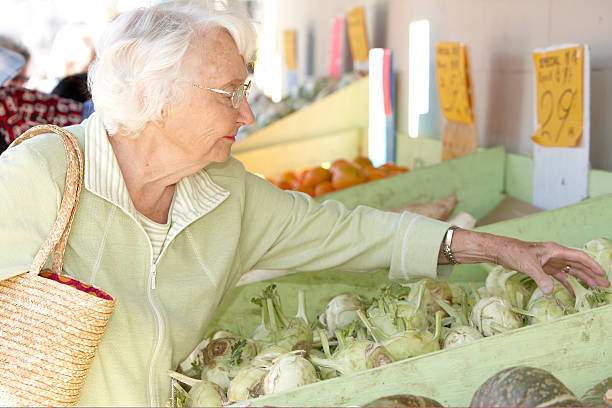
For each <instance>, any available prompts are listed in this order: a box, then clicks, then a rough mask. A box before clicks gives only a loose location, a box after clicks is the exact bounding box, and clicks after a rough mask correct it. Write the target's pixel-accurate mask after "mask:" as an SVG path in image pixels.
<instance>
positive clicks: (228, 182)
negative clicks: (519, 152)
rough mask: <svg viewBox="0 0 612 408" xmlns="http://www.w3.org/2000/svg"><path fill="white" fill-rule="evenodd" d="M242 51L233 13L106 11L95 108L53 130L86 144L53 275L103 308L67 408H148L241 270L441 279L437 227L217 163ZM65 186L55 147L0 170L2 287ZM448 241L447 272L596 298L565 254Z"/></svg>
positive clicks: (13, 159) (586, 261) (597, 272)
mask: <svg viewBox="0 0 612 408" xmlns="http://www.w3.org/2000/svg"><path fill="white" fill-rule="evenodd" d="M211 4H212V3H211ZM215 4H218V3H215ZM255 40H256V38H255V31H254V29H253V27H252V25H251V23H250V21H249V20H248V18H247V17H246V16H245V15H244V14H243V13H238V12H236V11H232V10H218V9H217V8H211V9H208V10H204V9H203V8H202V7H197V8H183V7H180V6H178V5H176V4H175V3H173V2H166V3H161V4H158V5H156V6H153V7H150V8H141V9H136V10H132V11H130V12H126V13H124V14H121V15H120V16H119V17H117V18H116V19H114V20H113V22H111V23H110V24H109V25H108V27H107V30H106V32H105V33H104V35H103V36H102V38H101V40H100V43H99V45H98V49H97V60H96V62H95V63H94V64H93V65H92V67H91V69H90V71H89V75H90V79H89V80H90V89H91V93H92V95H93V100H94V103H95V105H96V112H95V113H93V114H92V115H91V116H90V117H89V118H88V119H87V120H85V121H83V122H82V123H81V124H80V125H76V126H71V127H68V128H67V130H69V131H71V132H72V133H73V134H74V135H75V137H77V139H78V140H79V143H80V144H81V145H82V146H83V150H84V168H85V180H84V183H83V190H82V192H81V195H80V199H79V205H78V207H77V209H76V212H75V218H74V223H73V224H72V230H71V234H70V238H69V239H68V246H67V250H66V256H65V262H64V269H65V270H66V271H69V273H70V275H71V276H72V277H74V278H76V279H79V280H81V281H82V282H87V283H88V284H92V285H95V286H99V287H100V288H102V289H104V290H105V291H108V293H110V294H111V295H112V296H113V297H114V299H115V302H116V303H115V305H116V306H115V310H114V312H113V315H112V316H111V318H110V320H109V322H108V325H107V327H106V332H105V334H104V337H103V338H102V341H101V342H100V344H99V347H98V350H97V354H96V356H95V358H94V359H93V361H92V364H91V367H90V368H89V371H88V374H87V378H86V380H85V384H84V387H83V390H82V392H81V395H80V399H79V401H78V405H79V406H163V404H164V402H165V401H166V400H167V399H168V397H169V396H170V379H169V377H168V370H169V369H175V368H176V367H177V365H178V364H179V362H180V361H182V360H183V359H184V358H185V357H186V356H187V355H188V354H189V353H190V352H191V351H192V350H193V348H194V347H195V346H196V345H197V344H198V343H200V342H201V340H202V337H203V335H204V333H205V331H206V329H207V326H208V324H209V323H210V321H211V319H212V317H213V315H214V313H215V310H216V309H217V307H218V306H219V304H220V303H221V301H222V300H223V298H224V296H225V295H226V294H227V293H228V291H229V290H231V289H232V288H233V287H234V286H235V285H236V283H237V282H238V280H239V279H240V277H241V276H242V275H243V274H244V273H246V272H247V271H249V270H251V269H289V270H295V271H320V270H330V269H337V270H344V271H353V272H362V273H367V272H373V271H377V270H380V269H382V268H385V269H388V270H389V277H390V278H391V279H398V280H405V279H410V278H414V277H431V278H434V279H444V278H446V277H447V276H448V275H449V274H450V268H448V267H447V266H446V265H444V264H447V263H448V262H449V261H448V260H447V259H446V257H445V256H444V254H443V252H442V250H441V243H442V241H443V238H444V237H445V236H446V234H448V232H449V231H453V229H452V228H450V227H451V226H450V224H448V223H445V222H441V221H436V220H433V219H430V218H427V217H422V216H419V215H416V214H413V213H409V212H404V213H402V214H396V213H391V212H386V211H379V210H375V209H373V208H369V207H365V206H358V207H357V208H355V209H354V210H347V209H346V207H345V206H344V205H343V204H342V203H340V202H338V201H334V200H328V201H326V202H325V203H318V202H315V201H314V200H313V199H312V198H310V197H309V196H308V195H306V194H303V193H300V192H296V191H283V190H280V189H279V188H277V187H276V186H274V185H273V184H271V183H269V182H267V181H265V180H264V179H262V178H260V177H258V176H256V175H254V174H252V173H249V172H247V171H246V170H245V168H244V166H243V165H242V163H240V162H239V161H238V160H236V159H234V158H232V157H231V149H232V145H233V144H234V143H235V141H236V134H237V132H238V129H239V128H240V127H241V126H246V125H248V124H250V123H252V122H253V120H254V117H253V112H252V111H251V108H250V106H249V103H248V101H247V96H248V92H249V89H250V82H248V79H247V77H248V72H247V63H248V62H250V61H252V57H253V56H254V53H255V42H256V41H255ZM75 103H76V102H75ZM65 172H66V160H65V152H64V148H63V146H62V143H61V141H60V140H59V138H57V136H55V135H50V134H49V135H40V136H38V137H36V138H33V139H30V140H27V141H25V142H24V143H22V144H20V145H19V146H16V147H15V148H12V149H9V150H8V151H6V152H5V153H4V154H3V155H2V156H0V174H2V176H3V177H2V178H0V208H2V210H3V211H2V212H0V279H7V278H10V277H11V276H14V275H16V274H20V273H23V270H24V265H26V266H29V265H30V263H31V261H32V259H33V257H34V255H35V254H36V252H37V251H38V249H39V247H40V244H41V242H43V241H44V239H45V237H46V236H47V233H48V231H49V230H50V228H51V225H52V224H53V222H54V220H55V218H56V215H57V209H58V203H59V202H60V199H61V195H62V190H63V183H64V178H65ZM34 185H35V186H36V188H35V189H34V188H32V189H28V188H25V187H24V186H34ZM454 234H455V235H453V237H454V238H453V241H452V251H453V252H454V254H455V257H456V261H458V262H461V263H478V262H495V263H499V264H501V265H503V266H504V267H507V268H508V269H513V270H518V271H522V272H523V273H526V274H528V275H530V276H531V277H533V279H534V280H535V281H536V282H537V283H538V285H539V286H540V287H541V288H542V291H543V292H544V293H547V294H548V293H551V292H552V289H553V280H552V278H551V277H555V278H557V279H558V280H560V281H561V282H562V283H563V284H564V285H567V275H566V273H565V270H566V268H568V267H571V268H570V273H572V274H573V275H575V276H578V277H579V278H580V279H583V280H584V281H585V282H586V283H587V284H589V285H590V286H596V285H602V286H608V285H609V282H607V280H606V279H605V278H604V276H605V271H604V270H603V269H602V268H601V267H600V266H599V265H598V264H597V263H596V262H595V261H593V260H592V259H591V258H590V257H589V256H588V255H586V254H585V253H583V252H582V251H579V250H575V249H569V248H565V247H562V246H559V245H557V244H554V243H541V242H524V241H519V240H516V239H512V238H508V237H502V236H496V235H491V234H486V233H482V232H475V231H469V230H463V229H458V230H456V231H455V232H454ZM356 279H359V278H358V277H356Z"/></svg>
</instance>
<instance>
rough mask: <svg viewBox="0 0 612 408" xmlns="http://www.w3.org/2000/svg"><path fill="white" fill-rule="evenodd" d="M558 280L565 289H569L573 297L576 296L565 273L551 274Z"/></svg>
mask: <svg viewBox="0 0 612 408" xmlns="http://www.w3.org/2000/svg"><path fill="white" fill-rule="evenodd" d="M551 275H552V276H553V277H554V278H555V279H556V280H558V281H559V282H560V283H561V284H562V285H563V286H564V287H565V289H567V290H568V291H569V293H571V294H572V296H574V297H575V296H576V294H575V293H574V289H572V287H571V285H570V284H569V281H568V280H567V274H566V273H565V272H563V271H561V272H555V273H553V274H551Z"/></svg>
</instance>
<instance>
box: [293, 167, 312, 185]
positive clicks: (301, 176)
mask: <svg viewBox="0 0 612 408" xmlns="http://www.w3.org/2000/svg"><path fill="white" fill-rule="evenodd" d="M309 171H310V169H300V170H298V171H296V172H295V178H296V179H297V180H298V181H299V182H300V183H303V182H304V177H305V176H306V174H307V173H308V172H309Z"/></svg>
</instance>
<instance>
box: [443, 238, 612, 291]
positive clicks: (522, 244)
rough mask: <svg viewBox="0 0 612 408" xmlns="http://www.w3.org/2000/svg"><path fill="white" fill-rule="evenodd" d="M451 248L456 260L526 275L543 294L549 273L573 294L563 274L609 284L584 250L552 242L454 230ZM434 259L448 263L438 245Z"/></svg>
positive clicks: (549, 284) (547, 288)
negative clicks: (489, 264) (496, 265)
mask: <svg viewBox="0 0 612 408" xmlns="http://www.w3.org/2000/svg"><path fill="white" fill-rule="evenodd" d="M451 250H452V253H453V255H454V257H455V260H456V261H457V262H458V263H481V262H492V263H495V264H498V265H501V266H503V267H504V268H507V269H512V270H515V271H519V272H522V273H524V274H526V275H529V276H531V277H532V278H533V280H534V281H535V282H536V283H537V284H538V286H539V287H540V289H541V290H542V292H544V293H545V294H547V295H548V294H551V293H552V290H553V281H552V279H551V276H552V277H554V278H555V279H557V280H558V281H559V282H561V283H562V284H563V286H565V287H566V288H567V289H568V290H569V291H570V292H572V293H573V291H572V289H571V287H570V285H569V283H568V282H567V275H566V274H567V273H569V274H571V275H574V276H575V277H577V278H578V279H581V280H582V281H584V282H585V283H586V284H587V285H589V286H590V287H591V288H592V287H594V286H603V287H608V286H610V282H608V280H607V279H606V278H605V276H606V272H605V270H603V268H602V267H601V266H600V265H599V264H598V263H597V262H595V261H594V260H593V259H591V257H589V256H588V255H587V254H586V253H584V252H582V251H580V250H577V249H571V248H566V247H564V246H561V245H559V244H556V243H554V242H526V241H521V240H518V239H514V238H509V237H504V236H500V235H493V234H489V233H486V232H477V231H470V230H464V229H456V230H455V231H454V233H453V239H452V244H451ZM438 262H439V263H440V264H445V263H448V260H447V259H446V257H445V255H444V253H443V252H442V247H440V253H439V255H438Z"/></svg>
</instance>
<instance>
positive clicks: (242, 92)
mask: <svg viewBox="0 0 612 408" xmlns="http://www.w3.org/2000/svg"><path fill="white" fill-rule="evenodd" d="M250 88H251V82H249V83H248V84H242V85H241V86H240V87H239V88H238V89H236V90H235V91H234V93H233V95H232V105H233V106H234V108H238V107H239V106H240V103H241V102H242V98H244V97H245V96H246V97H247V98H248V97H249V91H250Z"/></svg>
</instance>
